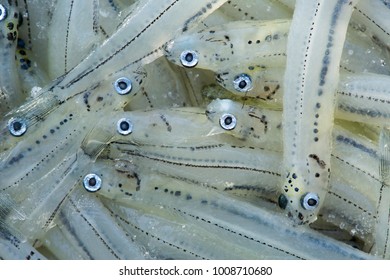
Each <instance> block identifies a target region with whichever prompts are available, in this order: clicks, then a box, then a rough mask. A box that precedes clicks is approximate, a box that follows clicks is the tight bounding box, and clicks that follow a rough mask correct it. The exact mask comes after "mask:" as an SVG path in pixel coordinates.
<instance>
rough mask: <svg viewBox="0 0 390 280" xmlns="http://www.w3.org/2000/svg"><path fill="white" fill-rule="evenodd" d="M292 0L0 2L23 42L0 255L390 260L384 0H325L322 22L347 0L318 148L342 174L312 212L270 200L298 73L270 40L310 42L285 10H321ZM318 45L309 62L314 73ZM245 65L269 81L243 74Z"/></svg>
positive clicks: (18, 52) (4, 146)
mask: <svg viewBox="0 0 390 280" xmlns="http://www.w3.org/2000/svg"><path fill="white" fill-rule="evenodd" d="M294 2H295V1H285V0H283V1H269V0H251V1H241V0H234V1H223V0H209V1H188V0H164V1H159V2H158V4H156V2H155V1H151V0H138V1H134V0H114V1H103V0H88V1H82V2H80V3H79V2H78V1H73V0H67V1H58V2H56V1H54V2H53V1H48V0H34V1H28V2H27V1H21V3H18V5H16V4H17V3H16V1H15V2H14V1H8V2H7V3H4V4H3V3H0V5H1V6H0V8H3V9H1V11H5V12H2V13H0V27H1V30H2V34H3V33H4V32H5V31H4V30H7V28H8V29H9V27H11V25H9V23H10V22H12V23H13V24H14V26H13V27H12V28H13V29H15V24H16V26H17V29H15V35H14V33H12V34H11V35H12V36H14V37H15V40H11V41H12V42H10V40H4V34H3V36H2V38H1V41H0V51H1V52H3V54H4V57H6V58H7V59H6V60H4V63H3V64H2V66H1V69H0V70H1V71H2V73H3V74H4V75H3V76H2V78H1V79H0V86H1V89H2V93H3V92H4V93H5V95H4V96H5V97H6V99H5V100H6V102H3V101H1V103H0V108H1V110H2V111H1V119H0V125H1V130H0V141H1V145H0V177H1V180H0V258H2V259H46V258H48V259H52V258H55V259H375V258H384V259H388V258H389V257H390V255H389V252H388V250H387V248H388V247H389V245H390V244H389V238H388V236H389V231H390V230H389V228H390V226H389V222H388V221H389V218H388V217H389V209H390V207H389V203H390V200H389V185H390V182H388V180H389V178H388V177H389V176H388V173H389V172H388V168H389V167H388V164H389V156H388V155H389V152H388V142H389V141H390V137H389V132H388V130H387V128H386V127H383V128H382V127H381V126H384V125H385V121H386V118H387V115H385V112H386V110H387V106H386V104H387V102H382V100H386V97H385V96H386V90H388V87H387V86H386V85H387V83H388V81H387V78H386V76H385V75H383V74H387V73H388V71H389V70H388V69H387V67H386V62H387V59H388V54H387V53H386V52H387V51H386V48H385V46H386V44H387V42H386V40H387V38H386V36H384V34H383V33H382V34H379V33H380V32H379V33H378V28H377V27H374V26H373V24H372V22H373V21H375V22H379V23H380V24H385V23H386V20H385V19H384V18H382V17H384V16H383V14H382V13H375V11H379V8H378V7H379V6H380V4H381V3H382V2H381V1H377V2H376V3H375V5H374V6H373V7H368V6H364V4H358V5H357V6H356V9H354V8H353V7H354V5H355V4H356V3H355V2H351V3H352V5H351V6H349V5H348V6H347V4H346V2H345V1H341V0H340V1H317V2H318V4H319V5H320V6H321V9H322V6H324V8H325V10H324V12H323V13H320V15H319V17H320V18H319V20H320V21H321V22H323V23H324V24H323V26H322V27H321V28H323V29H329V28H332V26H333V25H332V24H333V23H332V21H327V20H326V19H329V17H331V13H332V11H336V13H337V11H338V7H339V8H340V9H345V10H348V13H344V12H343V13H342V17H343V18H344V20H345V22H343V23H342V24H338V23H337V24H335V25H334V26H337V28H338V29H337V30H336V31H337V32H339V33H340V34H341V33H344V35H345V41H346V44H345V46H344V47H343V44H342V43H343V40H340V41H337V42H335V44H334V46H332V48H331V51H332V56H331V58H332V69H333V70H334V71H333V70H332V73H331V74H330V75H331V76H332V79H331V81H330V80H329V81H328V80H326V82H327V83H330V84H331V86H332V87H333V88H334V92H335V94H334V100H337V103H336V102H334V103H332V102H329V100H328V101H326V102H328V103H329V106H328V105H327V108H329V110H334V111H335V119H333V117H331V116H330V115H329V116H326V115H324V116H321V117H322V118H323V119H322V123H327V124H329V125H326V127H325V126H324V125H322V124H321V125H319V129H327V130H329V131H328V132H329V135H328V136H327V138H326V139H325V140H324V141H325V142H328V143H329V145H323V146H322V148H321V157H320V158H318V159H315V158H314V160H316V161H317V162H319V163H322V161H323V158H327V159H329V160H327V162H326V164H327V165H328V164H329V165H332V172H330V173H329V178H328V180H329V185H328V186H326V187H319V189H320V190H321V193H320V192H318V193H319V194H320V196H321V200H320V201H321V205H320V207H318V208H317V209H316V210H315V212H316V213H315V215H314V216H311V217H308V218H307V219H306V218H304V220H305V221H304V222H303V223H302V221H301V220H299V219H298V221H297V219H296V218H293V219H291V217H289V216H288V215H286V214H285V213H284V212H283V210H281V209H280V208H279V207H278V204H279V205H281V204H283V203H284V202H283V201H282V202H281V201H280V198H279V197H280V194H281V192H282V193H284V191H283V188H281V187H280V184H281V181H282V177H284V168H285V167H283V166H281V162H285V163H286V162H288V155H286V150H288V146H286V145H288V144H286V143H288V142H287V141H288V140H289V139H291V137H293V136H294V135H296V134H294V133H293V132H292V130H291V129H292V128H294V125H291V126H290V125H289V123H290V122H291V121H293V120H299V119H300V118H302V115H300V114H297V112H296V111H294V110H291V108H290V107H291V106H290V105H289V104H290V103H291V102H294V101H293V98H299V96H298V97H297V96H293V95H291V92H290V91H292V90H295V88H291V87H289V86H286V82H284V81H288V80H289V79H292V80H294V79H299V77H300V74H299V69H298V70H297V69H295V70H291V69H292V68H294V67H295V66H296V64H295V63H294V61H293V60H291V61H290V60H289V59H288V58H287V60H286V57H285V56H284V55H280V56H272V55H271V57H268V56H269V54H272V53H284V54H286V50H287V53H288V52H289V47H290V48H291V46H293V47H294V46H299V44H300V41H299V36H290V35H291V34H290V29H289V28H290V22H291V17H292V16H293V15H294V13H295V15H294V18H293V19H292V26H293V27H292V28H294V26H301V25H305V24H307V22H310V20H311V17H312V14H311V13H306V14H305V13H304V14H303V15H302V16H301V17H299V16H297V15H299V14H300V10H301V11H302V10H306V8H309V7H308V6H309V4H308V3H306V2H305V1H297V2H298V3H297V5H298V6H297V9H296V10H295V11H294ZM317 2H316V3H317ZM327 5H334V9H333V10H332V9H330V10H327V9H326V6H327ZM344 5H345V6H344ZM43 7H46V9H44V8H43ZM309 9H310V8H309ZM44 10H45V11H47V12H43V11H44ZM254 11H256V12H254ZM352 11H353V12H352ZM373 11H374V12H373ZM15 13H18V21H17V22H16V21H15V20H16V17H10V16H12V15H14V14H15ZM350 13H352V21H351V22H350V23H348V18H349V16H350ZM357 13H360V16H359V14H358V15H356V14H357ZM362 13H365V14H366V15H372V16H371V19H370V20H369V22H368V23H367V19H362V18H361V14H362ZM384 13H386V11H385V12H384ZM2 17H4V18H2ZM363 24H364V27H365V29H364V28H361V29H359V28H357V26H360V27H362V26H363ZM347 27H348V29H347ZM363 29H364V30H363ZM78 30H82V31H78ZM3 31H4V32H3ZM270 33H271V34H273V36H272V40H271V41H272V44H268V43H269V42H268V41H267V40H266V38H267V36H268V35H269V34H270ZM314 33H315V36H314V35H313V41H312V42H310V46H314V48H317V47H318V48H321V47H322V46H323V42H324V41H326V39H327V38H325V37H324V36H322V35H323V34H321V32H319V31H318V30H315V31H314ZM292 34H294V33H292ZM361 34H364V36H363V35H361ZM260 35H261V36H260ZM276 35H277V36H276ZM226 37H228V38H226ZM257 37H259V38H257ZM258 40H259V41H260V42H259V43H257V41H258ZM286 40H287V41H288V43H287V49H286ZM16 42H18V43H16ZM249 42H250V43H249ZM261 43H264V47H263V48H256V46H257V45H260V44H261ZM271 45H272V47H271V48H270V46H271ZM218 46H221V47H218ZM371 47H372V48H371ZM367 48H371V49H370V50H371V51H370V52H369V53H368V55H367V57H366V58H364V59H363V60H362V63H357V61H358V59H356V58H357V57H358V56H359V55H358V54H362V53H364V51H365V50H366V49H367ZM297 50H298V48H297ZM336 50H337V51H336ZM193 51H195V52H198V54H199V55H198V57H196V56H194V55H190V56H184V58H185V60H188V61H184V63H183V61H181V59H182V57H183V56H182V53H183V52H190V53H191V54H192V52H193ZM333 51H334V52H336V53H337V54H335V53H334V52H333ZM341 52H343V55H341ZM15 56H16V60H14V57H15ZM194 57H195V58H196V59H198V61H195V62H196V63H195V64H194V65H192V64H191V63H190V62H192V61H190V60H191V59H193V58H194ZM259 57H260V58H261V57H268V58H267V59H266V60H264V61H261V59H260V60H259V61H260V62H257V61H256V59H258V58H259ZM298 57H299V56H297V58H298ZM309 60H310V65H312V66H313V68H312V69H311V71H310V73H309V74H307V73H306V74H307V75H312V74H315V73H320V72H321V71H320V72H318V71H317V70H318V69H317V68H318V67H317V68H316V66H318V64H317V63H316V62H315V58H314V57H310V58H309ZM382 60H383V61H382ZM28 61H29V62H28ZM380 61H381V63H379V64H380V65H378V63H377V62H380ZM2 62H3V61H2ZM172 62H173V63H172ZM263 62H264V63H263ZM374 62H375V63H374ZM24 68H26V69H24ZM7 69H11V70H12V71H7ZM245 69H247V70H248V71H246V70H245ZM286 69H287V70H286ZM366 70H368V71H370V72H373V73H374V74H368V73H365V71H366ZM329 71H330V70H329ZM339 71H340V75H341V79H340V82H337V81H336V80H337V79H338V78H337V77H336V76H337V75H338V73H339ZM244 74H247V75H250V78H252V81H253V84H252V85H251V86H252V87H253V88H258V87H259V88H261V89H262V91H261V92H259V93H254V92H253V91H252V88H251V87H250V86H248V87H247V88H245V87H244V86H246V84H243V83H241V84H240V81H244V82H245V83H247V82H248V81H249V80H246V76H245V75H244ZM283 76H284V77H283ZM237 77H238V78H239V79H240V80H239V81H238V82H237V81H235V80H236V78H237ZM313 81H315V79H313ZM220 85H222V86H223V87H224V88H221V87H220ZM310 86H311V84H310V81H307V80H306V81H305V82H304V83H303V87H305V88H306V87H308V88H309V87H310ZM237 87H238V88H239V89H241V90H242V88H245V90H242V91H241V92H239V93H237ZM270 91H271V92H273V91H275V93H274V94H269V92H270ZM11 92H12V94H11ZM286 92H287V93H286ZM289 92H290V93H289ZM288 98H292V100H288ZM301 98H305V100H306V101H307V102H309V103H310V102H311V103H313V102H316V100H315V99H314V98H312V97H310V96H306V95H305V96H302V97H301ZM282 99H283V100H282ZM363 99H367V100H368V101H369V102H365V103H364V101H362V100H363ZM306 101H305V102H306ZM272 102H273V104H271V105H270V103H272ZM289 102H290V103H289ZM321 102H325V101H321ZM326 102H325V103H326ZM311 103H310V104H311ZM313 104H315V103H313ZM336 104H338V105H336ZM363 106H365V107H363ZM345 108H347V109H345ZM282 110H284V111H282ZM364 110H365V111H364ZM371 112H379V113H380V114H381V115H380V117H378V116H373V114H372V113H371ZM301 113H302V114H305V116H308V117H310V116H311V114H312V112H311V109H310V106H308V107H307V108H306V107H305V108H304V110H303V111H302V112H301ZM356 116H357V117H358V118H355V117H356ZM365 116H369V118H367V117H365ZM351 120H352V121H356V120H357V121H358V122H359V123H356V122H351ZM301 126H302V127H301V129H300V130H298V131H296V133H299V137H300V139H302V141H298V142H296V143H295V144H296V145H301V146H305V147H304V148H303V149H304V150H305V149H306V150H307V151H310V150H311V149H312V148H313V145H312V143H311V141H310V139H311V138H310V137H311V136H310V129H311V126H310V125H309V126H306V123H305V122H303V123H302V125H301ZM305 131H306V132H305ZM286 147H287V148H286ZM286 158H287V159H286ZM362 159H364V160H362ZM294 161H295V162H296V163H297V164H298V165H304V163H305V160H304V158H301V157H299V156H298V157H296V158H295V159H294ZM307 171H308V172H310V173H313V174H315V173H316V171H315V168H314V167H310V166H309V168H308V169H307ZM347 175H348V176H347ZM297 187H299V188H302V186H301V185H299V184H298V185H297ZM312 187H313V186H312ZM314 187H315V188H316V189H315V190H314V189H313V191H317V187H318V186H314ZM296 202H297V203H295V202H294V203H295V204H294V207H298V208H299V207H301V205H300V203H302V202H301V201H299V199H298V200H297V201H296ZM306 203H309V202H308V201H306ZM289 207H290V206H289ZM293 216H294V215H293ZM294 217H295V216H294ZM313 217H316V218H317V220H316V221H314V219H315V218H313Z"/></svg>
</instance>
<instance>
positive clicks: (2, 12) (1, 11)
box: [0, 4, 7, 21]
mask: <svg viewBox="0 0 390 280" xmlns="http://www.w3.org/2000/svg"><path fill="white" fill-rule="evenodd" d="M6 17H7V10H6V9H5V7H4V6H3V5H2V4H0V21H2V20H4V19H5V18H6Z"/></svg>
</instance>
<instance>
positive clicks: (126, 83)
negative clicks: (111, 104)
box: [114, 77, 132, 95]
mask: <svg viewBox="0 0 390 280" xmlns="http://www.w3.org/2000/svg"><path fill="white" fill-rule="evenodd" d="M114 88H115V90H116V92H117V93H118V94H120V95H125V94H128V93H129V92H130V91H131V88H132V85H131V81H130V80H129V79H128V78H126V77H122V78H119V79H118V80H116V81H115V83H114Z"/></svg>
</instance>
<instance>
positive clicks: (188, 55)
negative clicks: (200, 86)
mask: <svg viewBox="0 0 390 280" xmlns="http://www.w3.org/2000/svg"><path fill="white" fill-rule="evenodd" d="M198 61H199V55H198V53H197V52H196V51H191V50H186V51H183V52H182V53H181V55H180V62H181V64H182V65H183V66H184V67H190V68H191V67H195V66H196V65H197V64H198Z"/></svg>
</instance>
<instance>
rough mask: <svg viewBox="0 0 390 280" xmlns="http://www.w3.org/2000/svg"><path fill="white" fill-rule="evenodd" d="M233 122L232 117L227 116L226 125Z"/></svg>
mask: <svg viewBox="0 0 390 280" xmlns="http://www.w3.org/2000/svg"><path fill="white" fill-rule="evenodd" d="M232 122H233V119H232V117H226V119H225V124H226V125H229V124H231V123H232Z"/></svg>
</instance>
